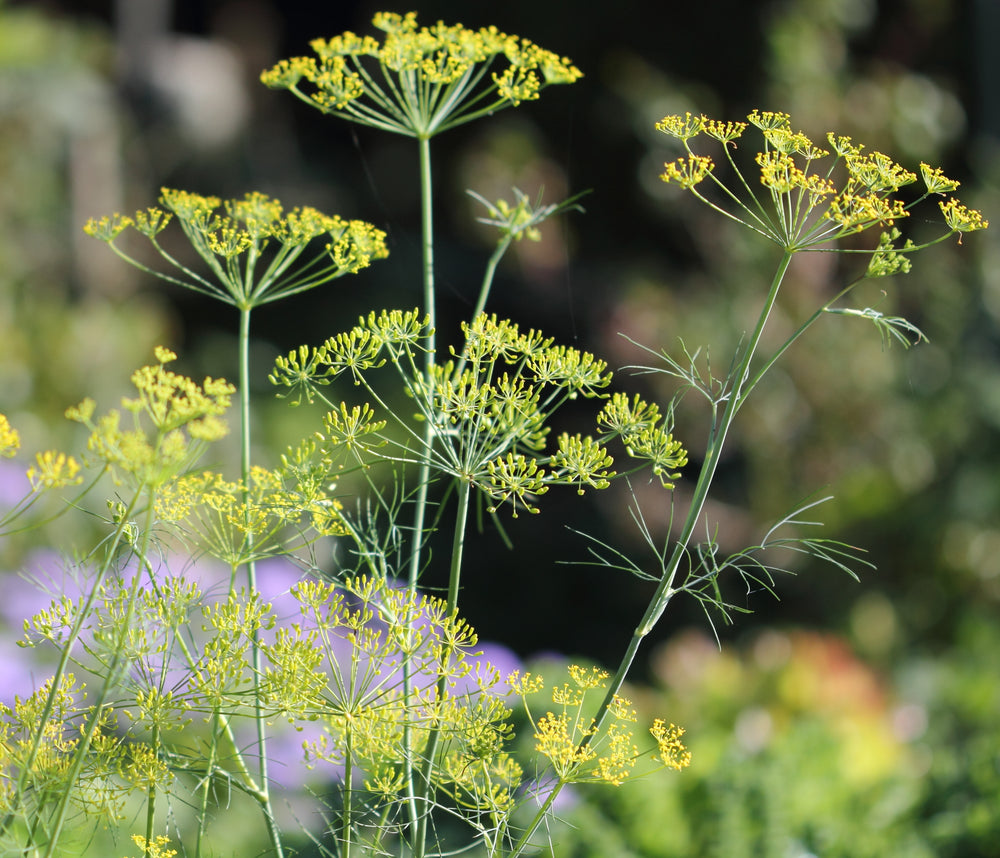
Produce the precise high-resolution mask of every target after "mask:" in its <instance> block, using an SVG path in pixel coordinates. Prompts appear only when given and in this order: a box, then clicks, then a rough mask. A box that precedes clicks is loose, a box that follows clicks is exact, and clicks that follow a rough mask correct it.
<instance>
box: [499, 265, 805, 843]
mask: <svg viewBox="0 0 1000 858" xmlns="http://www.w3.org/2000/svg"><path fill="white" fill-rule="evenodd" d="M792 254H793V251H791V250H786V251H785V252H784V254H783V255H782V257H781V261H780V262H779V264H778V268H777V271H776V272H775V274H774V278H773V279H772V281H771V287H770V290H769V291H768V293H767V298H766V299H765V301H764V306H763V308H762V309H761V312H760V316H759V318H758V319H757V326H756V328H754V332H753V335H752V336H751V338H750V341H749V343H748V344H747V346H746V349H745V351H744V353H743V357H742V359H741V360H740V362H739V364H738V366H737V367H736V369H735V371H734V372H733V373H732V374H731V375H730V378H729V380H730V390H729V396H728V397H727V399H726V407H725V409H724V410H723V412H722V417H721V418H720V419H719V420H718V421H717V422H716V421H714V420H713V424H712V428H711V431H710V432H709V437H708V447H707V451H706V457H705V462H704V463H703V464H702V466H701V471H700V473H699V474H698V481H697V483H695V487H694V494H693V496H692V498H691V506H690V507H689V508H688V513H687V516H686V518H685V520H684V526H683V527H682V529H681V532H680V535H679V536H678V538H677V541H676V542H675V544H674V550H673V553H672V554H671V555H670V560H669V561H668V562H667V564H666V565H665V566H664V569H663V574H662V575H661V577H660V582H659V584H657V587H656V591H655V592H654V593H653V596H652V597H651V598H650V600H649V604H648V605H647V607H646V611H645V613H644V614H643V617H642V620H641V621H640V622H639V625H638V626H637V627H636V629H635V632H633V634H632V638H631V640H630V641H629V644H628V647H627V648H626V650H625V654H624V655H623V656H622V659H621V661H620V663H619V665H618V670H617V671H615V675H614V677H612V679H611V682H610V684H609V685H608V690H607V693H606V694H605V696H604V700H603V701H602V702H601V705H600V707H599V708H598V710H597V713H596V715H595V716H594V729H593V730H592V731H591V732H590V733H588V734H587V736H586V738H584V740H583V741H582V742H581V743H580V748H581V749H582V748H585V747H586V746H587V745H589V744H590V741H591V738H592V737H593V736H596V735H597V734H599V733H600V731H601V729H602V728H603V726H604V722H605V721H606V720H607V718H608V717H609V714H610V711H609V708H608V707H609V706H610V705H611V703H612V702H613V700H614V698H615V696H616V695H617V694H618V693H619V692H620V691H621V688H622V685H624V684H625V678H626V676H628V673H629V671H630V670H631V668H632V663H633V661H634V660H635V657H636V654H637V653H638V651H639V647H640V645H641V644H642V641H643V639H644V638H645V637H646V635H648V634H649V633H650V632H651V631H652V630H653V628H654V627H655V626H656V624H657V622H658V621H659V619H660V617H661V616H662V615H663V612H664V611H665V610H666V607H667V605H668V604H669V603H670V600H671V599H672V598H673V596H674V594H675V593H676V592H677V591H676V590H675V589H674V587H673V584H674V580H675V578H676V576H677V570H678V569H679V568H680V564H681V561H682V560H683V558H684V557H685V556H686V554H687V547H688V544H689V543H690V541H691V537H692V535H693V534H694V529H695V527H696V526H697V524H698V520H699V519H700V518H701V514H702V511H703V510H704V507H705V501H706V500H707V499H708V493H709V490H710V489H711V487H712V480H713V479H714V477H715V471H716V469H717V468H718V466H719V460H720V458H721V457H722V449H723V447H724V445H725V442H726V436H727V434H728V433H729V429H730V427H731V426H732V424H733V420H734V418H735V417H736V412H737V411H738V410H739V408H740V406H741V405H742V404H743V402H744V401H745V397H744V396H743V390H744V386H745V385H746V384H747V381H748V379H749V378H750V366H751V363H752V362H753V359H754V355H755V354H756V352H757V347H758V346H759V345H760V340H761V337H762V336H763V333H764V328H765V327H766V326H767V321H768V319H769V318H770V315H771V311H772V309H773V308H774V304H775V301H776V300H777V298H778V291H779V290H780V288H781V283H782V281H783V280H784V278H785V273H786V272H787V271H788V265H789V263H790V262H791V259H792ZM759 380H760V376H759V375H758V376H757V377H756V378H755V379H754V381H753V383H754V384H756V382H757V381H759ZM562 787H563V783H562V782H560V783H559V784H557V785H556V787H555V788H554V789H553V794H552V795H550V796H549V801H548V802H547V804H551V802H552V801H554V799H555V795H557V794H558V793H559V791H560V790H561V789H562ZM542 819H543V814H538V815H536V816H535V819H533V820H532V822H531V824H530V825H529V826H528V828H527V829H526V830H525V832H524V834H523V835H522V836H521V838H520V840H518V842H517V843H516V844H515V846H514V848H513V851H512V853H511V854H512V855H519V854H520V853H521V852H522V851H523V850H524V849H525V847H526V846H527V844H528V842H529V840H530V838H531V836H532V835H533V834H534V832H535V831H536V830H537V828H538V826H539V825H540V824H541V822H542Z"/></svg>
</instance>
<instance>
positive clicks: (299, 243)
mask: <svg viewBox="0 0 1000 858" xmlns="http://www.w3.org/2000/svg"><path fill="white" fill-rule="evenodd" d="M160 205H161V206H162V207H163V208H158V207H156V206H153V207H150V208H147V209H145V210H141V211H137V212H136V213H135V214H134V215H133V216H131V217H129V216H123V215H121V214H114V215H112V216H110V217H108V216H105V217H102V218H99V219H94V218H91V219H90V220H89V221H87V223H86V225H85V226H84V228H83V229H84V232H85V233H86V234H87V235H89V236H92V237H93V238H96V239H98V240H99V241H103V242H105V243H106V244H108V245H109V246H110V247H111V248H112V250H114V251H115V253H117V254H118V255H119V256H121V257H122V258H123V259H125V260H126V261H128V262H132V263H133V264H135V265H137V266H138V267H140V268H143V269H144V270H146V271H149V272H150V273H153V274H155V275H157V276H159V277H161V278H162V279H164V280H168V281H170V282H173V283H178V284H180V285H182V286H186V287H187V288H190V289H193V290H194V291H196V292H202V293H204V294H207V295H210V296H211V297H214V298H218V299H220V300H222V301H225V302H226V303H227V304H233V305H235V306H237V307H239V308H241V309H245V308H248V307H254V306H257V305H258V304H262V303H267V302H269V301H274V300H277V299H279V298H282V297H285V296H287V295H292V294H296V293H298V292H303V291H305V290H306V289H311V288H313V287H315V286H318V285H320V284H322V283H325V282H327V281H329V280H332V279H333V278H335V277H339V276H340V275H342V274H356V273H357V272H358V271H360V270H361V269H362V268H367V267H368V266H369V265H370V264H371V263H372V261H373V260H375V259H384V258H385V257H386V256H388V255H389V250H388V248H387V247H386V244H385V233H384V232H383V231H382V230H380V229H377V228H376V227H375V226H373V225H372V224H370V223H367V222H365V221H361V220H346V219H344V218H342V217H339V216H338V215H327V214H324V213H323V212H321V211H319V210H317V209H314V208H312V207H311V206H302V207H297V208H294V209H292V210H291V211H287V212H286V211H285V209H284V207H283V206H282V205H281V202H280V201H279V200H276V199H273V198H272V197H269V196H268V195H267V194H262V193H260V192H257V191H253V192H251V193H248V194H246V195H245V196H244V197H243V198H242V199H230V200H225V201H223V200H222V199H220V198H219V197H214V196H202V195H201V194H195V193H192V192H191V191H184V190H177V189H173V188H162V189H161V192H160ZM220 209H221V211H220ZM174 218H176V219H177V221H178V222H179V223H180V225H181V228H182V229H183V231H184V234H185V236H186V237H187V239H188V241H190V243H191V246H192V247H193V248H194V250H195V251H196V252H197V253H198V255H199V256H200V257H201V258H202V259H203V260H204V261H205V263H206V265H207V266H208V268H209V269H210V271H211V277H210V278H206V277H203V276H201V275H198V274H196V273H194V272H193V271H190V270H188V269H187V268H184V267H183V266H180V265H179V264H178V263H177V262H176V260H174V258H173V257H172V256H170V254H168V253H166V252H165V251H164V250H163V249H162V248H161V246H160V244H159V243H158V241H157V235H158V234H159V233H160V232H162V231H163V230H164V229H165V228H166V227H167V225H168V224H169V223H170V222H171V220H173V219H174ZM129 228H134V229H135V230H136V231H137V232H139V233H140V234H142V235H144V236H145V237H146V238H148V239H149V241H150V242H151V243H152V244H153V247H154V248H155V249H156V250H157V251H158V252H159V253H160V255H161V256H163V258H164V259H165V260H167V262H168V263H170V265H171V266H172V267H174V268H176V269H178V271H179V273H180V274H181V275H183V277H184V278H188V279H181V278H180V277H178V276H175V275H169V274H165V273H161V272H159V271H155V270H152V269H150V268H148V267H146V266H145V265H144V264H142V263H139V262H137V261H135V260H133V259H131V258H130V257H129V256H127V255H126V254H125V253H123V252H122V251H121V250H119V249H118V248H117V247H116V246H115V244H114V242H115V240H116V239H117V238H118V236H119V235H121V233H122V232H123V231H124V230H126V229H129ZM321 237H325V238H326V239H327V242H326V244H325V246H324V248H323V252H324V253H326V254H328V255H329V257H330V259H331V260H332V262H333V265H330V264H326V265H317V263H318V262H319V261H320V260H318V259H314V260H312V261H311V262H309V263H308V264H307V265H306V266H303V267H304V268H308V269H310V273H309V276H306V277H304V276H302V274H301V273H298V274H296V273H295V272H294V270H293V269H292V267H291V264H292V262H293V261H294V260H295V259H296V258H297V257H298V256H299V255H300V254H301V253H302V252H303V251H304V250H305V249H306V246H307V245H309V244H310V242H312V241H313V239H317V238H321ZM265 252H267V254H268V255H267V256H266V257H264V254H265ZM262 257H263V258H265V259H266V261H267V263H268V264H267V265H263V264H258V263H259V261H260V260H261V258H262ZM213 281H214V282H213Z"/></svg>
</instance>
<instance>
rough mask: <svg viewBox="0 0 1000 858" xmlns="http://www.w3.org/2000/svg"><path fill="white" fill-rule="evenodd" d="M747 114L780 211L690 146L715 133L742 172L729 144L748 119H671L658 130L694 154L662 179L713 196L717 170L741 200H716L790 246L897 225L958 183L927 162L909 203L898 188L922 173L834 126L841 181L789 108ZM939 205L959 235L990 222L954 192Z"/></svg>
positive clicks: (764, 178)
mask: <svg viewBox="0 0 1000 858" xmlns="http://www.w3.org/2000/svg"><path fill="white" fill-rule="evenodd" d="M747 119H748V122H749V125H753V126H755V127H756V128H757V129H758V130H759V131H760V133H761V137H762V138H763V147H762V148H761V150H760V151H759V152H758V153H757V154H756V157H755V160H756V163H757V166H758V167H759V169H760V183H761V184H762V185H763V186H764V187H765V188H766V189H767V191H768V192H769V193H770V195H771V197H772V200H773V215H762V214H761V212H763V211H765V209H763V208H762V207H761V205H760V204H759V202H758V201H756V200H749V201H744V200H743V199H741V196H740V190H734V189H730V188H727V187H725V186H724V185H723V183H722V180H720V179H718V178H716V177H715V174H714V172H713V171H714V168H715V162H714V161H713V160H712V158H711V157H709V156H706V155H701V154H696V153H695V152H693V151H692V150H691V149H690V141H691V140H693V139H694V138H696V137H698V136H699V135H702V134H704V135H705V136H707V137H711V138H713V139H715V140H717V141H719V142H721V143H722V144H723V146H724V151H725V156H726V158H727V160H728V162H729V164H730V166H732V167H733V169H734V170H735V171H736V172H737V173H739V167H738V166H737V165H736V163H735V162H734V161H733V159H732V156H731V154H730V151H729V149H730V146H732V148H736V143H735V141H736V140H738V139H739V138H740V137H741V136H742V135H743V132H744V131H745V130H746V129H747V127H748V123H746V122H727V123H721V122H718V121H716V120H713V119H709V118H707V117H705V116H695V115H692V114H691V113H686V114H685V115H684V116H667V117H664V118H663V119H662V120H661V121H660V122H658V123H657V125H656V128H657V129H658V130H660V131H662V132H663V133H665V134H667V135H669V136H671V137H673V138H675V139H677V140H680V141H681V142H682V144H683V146H684V147H685V149H687V154H686V155H685V156H682V157H681V158H678V159H677V160H675V161H673V162H669V163H667V164H665V165H664V172H663V174H662V175H661V177H660V178H661V179H662V180H663V181H664V182H666V183H668V184H674V185H678V186H679V187H681V188H683V189H685V190H692V191H693V192H694V193H695V195H696V196H698V197H699V198H701V199H703V200H705V201H706V202H707V201H708V200H706V198H705V197H702V196H701V194H700V192H699V191H698V190H697V185H699V184H700V183H701V182H702V181H704V180H705V179H706V178H707V177H709V176H712V177H713V181H714V182H715V183H716V184H718V185H719V186H720V187H723V188H724V194H725V196H726V197H727V198H728V199H729V200H730V201H733V202H735V204H736V205H737V206H738V209H737V211H735V212H734V211H730V210H728V209H726V208H720V207H719V206H718V205H716V206H715V207H716V208H717V209H719V210H720V211H723V213H725V214H726V215H728V216H729V217H731V218H733V219H734V220H738V221H740V222H741V223H744V224H745V225H747V226H749V227H750V228H751V229H753V230H755V231H756V232H758V233H760V234H762V235H764V236H766V237H768V238H770V239H771V240H773V241H774V242H776V243H778V244H780V245H781V246H783V247H785V248H787V249H789V250H801V249H804V248H807V247H811V246H816V245H819V244H823V243H825V242H829V241H831V240H833V239H837V238H841V237H843V236H846V235H851V234H853V233H857V232H861V231H863V230H866V229H868V228H870V227H880V228H883V229H884V228H891V227H892V226H893V224H894V223H895V222H896V221H897V220H899V219H901V218H904V217H906V216H907V215H908V214H909V212H910V210H911V209H912V208H913V207H914V206H915V205H917V204H918V203H920V202H921V201H922V200H924V199H925V198H926V197H928V196H930V195H932V194H940V195H945V194H948V193H950V192H951V191H954V190H955V189H956V188H957V187H958V184H959V183H958V182H956V181H954V180H953V179H949V178H948V177H947V176H945V175H944V174H943V173H942V171H941V170H940V169H938V168H935V167H931V166H929V165H927V164H921V165H920V174H921V177H922V178H923V181H924V185H925V188H926V190H925V192H924V194H923V195H922V196H921V197H920V199H918V200H916V201H914V202H910V203H905V202H904V201H903V200H901V199H898V198H895V197H893V196H892V194H895V193H896V192H898V191H899V189H900V188H901V187H903V186H905V185H909V184H911V183H913V182H915V181H916V180H917V176H916V174H915V173H912V172H910V171H909V170H906V169H905V168H903V167H902V166H900V165H899V164H897V163H895V162H894V161H893V160H892V159H891V158H889V157H888V156H887V155H884V154H882V153H881V152H864V151H863V150H864V146H862V145H857V144H855V143H853V142H852V140H851V138H850V137H843V136H836V135H834V134H833V133H832V132H831V133H829V134H828V135H827V140H828V142H829V146H830V150H832V151H833V153H834V156H835V159H836V161H835V163H836V162H837V161H839V162H842V163H843V166H844V170H845V178H844V179H843V180H842V182H841V183H840V184H839V185H838V184H837V183H835V182H834V181H833V179H832V178H831V176H832V174H833V165H824V166H822V168H821V169H818V167H819V166H820V165H819V164H818V162H820V161H822V160H823V159H826V158H827V157H828V156H830V154H831V151H830V150H827V149H823V148H821V147H819V146H816V145H815V144H814V143H813V141H812V140H811V139H810V138H809V137H808V136H806V135H805V134H803V133H802V132H798V131H793V130H792V126H791V121H790V117H789V116H788V114H786V113H778V112H772V111H758V110H754V111H753V112H752V113H750V114H749V115H748V117H747ZM749 188H750V184H749V183H747V182H745V181H743V182H741V184H740V189H742V190H748V189H749ZM938 205H939V207H940V210H941V212H942V214H943V215H944V221H945V224H946V226H947V227H948V230H949V234H955V233H957V234H959V237H960V239H961V234H962V233H964V232H972V231H974V230H978V229H985V228H986V227H987V226H988V223H987V221H986V220H984V219H983V217H982V215H981V214H980V213H979V212H977V211H975V210H973V209H969V208H967V207H966V206H964V205H962V204H961V203H960V202H958V201H957V200H955V199H954V198H949V199H947V200H945V201H941V202H939V203H938ZM906 249H907V250H909V249H913V248H912V246H910V247H907V248H906Z"/></svg>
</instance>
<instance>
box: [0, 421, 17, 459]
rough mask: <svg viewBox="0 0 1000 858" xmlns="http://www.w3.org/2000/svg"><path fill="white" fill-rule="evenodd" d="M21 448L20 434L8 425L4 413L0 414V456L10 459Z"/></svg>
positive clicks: (8, 422)
mask: <svg viewBox="0 0 1000 858" xmlns="http://www.w3.org/2000/svg"><path fill="white" fill-rule="evenodd" d="M20 449H21V435H20V434H19V433H18V431H17V430H16V429H15V428H14V427H13V426H11V425H10V420H8V419H7V415H6V414H0V456H2V457H3V458H5V459H11V458H13V457H14V456H15V455H16V454H17V451H18V450H20Z"/></svg>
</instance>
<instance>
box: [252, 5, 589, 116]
mask: <svg viewBox="0 0 1000 858" xmlns="http://www.w3.org/2000/svg"><path fill="white" fill-rule="evenodd" d="M373 24H374V26H375V27H376V28H378V29H380V30H382V31H383V32H384V33H385V36H384V38H383V41H382V42H381V43H380V42H379V41H378V40H377V39H375V38H373V37H371V36H358V35H356V34H355V33H352V32H349V31H348V32H346V33H343V34H341V35H338V36H334V37H332V38H329V39H314V40H313V41H312V42H310V47H311V48H312V49H313V51H314V52H315V56H314V57H293V58H291V59H286V60H281V61H280V62H278V63H277V64H276V65H274V66H273V67H272V68H270V69H267V70H266V71H264V72H263V73H262V74H261V81H263V83H264V84H265V85H266V86H269V87H271V88H273V89H288V90H290V91H291V92H293V93H294V94H295V95H296V96H297V97H298V98H300V99H302V100H303V101H305V102H306V103H307V104H310V105H312V106H313V107H316V108H318V109H319V110H321V111H323V112H324V113H333V114H336V115H339V116H342V117H344V118H348V119H351V120H353V121H355V122H360V123H362V124H366V125H372V126H376V127H379V128H383V129H386V130H389V131H394V132H396V133H399V134H406V135H408V136H431V135H432V134H435V133H438V132H440V131H442V130H444V128H445V127H453V126H454V125H457V124H460V123H461V122H467V121H469V120H471V119H473V118H476V117H477V116H481V115H483V114H485V113H487V112H491V111H493V110H496V109H498V108H500V107H504V106H508V105H512V106H517V105H518V104H520V103H521V102H522V101H531V100H534V99H536V98H538V94H539V92H540V91H541V90H542V89H543V88H544V87H546V86H549V85H552V84H561V83H572V82H573V81H575V80H577V79H579V78H580V77H581V76H582V72H581V71H580V70H579V69H578V68H576V66H574V65H573V64H572V62H571V61H570V60H568V59H566V58H565V57H560V56H559V55H558V54H554V53H553V52H551V51H547V50H545V49H543V48H541V47H539V46H538V45H536V44H534V43H533V42H531V41H529V40H528V39H524V38H520V37H518V36H511V35H507V34H506V33H502V32H500V31H499V30H497V29H496V27H485V28H482V29H479V30H470V29H468V28H466V27H464V26H463V25H461V24H454V25H446V24H444V23H443V22H440V21H439V22H438V23H437V24H435V25H434V26H432V27H418V26H417V15H416V13H415V12H409V13H407V14H406V15H400V14H398V13H395V12H379V13H378V14H376V15H375V17H374V19H373ZM365 61H370V62H371V63H372V64H373V65H377V68H378V69H379V70H380V76H381V80H379V79H377V78H376V76H375V75H374V74H373V73H372V71H373V69H372V70H370V69H369V68H368V67H366V63H365ZM498 63H499V64H505V65H503V66H502V67H501V68H499V69H497V70H494V71H492V72H491V74H490V78H489V80H490V81H491V83H492V85H491V86H488V87H487V89H486V90H483V89H482V87H481V86H479V85H480V83H481V81H483V80H484V78H485V75H486V72H487V71H488V70H489V69H490V68H491V67H493V66H494V65H495V64H498ZM303 81H305V82H306V83H308V84H309V85H310V86H309V88H308V89H304V88H303V87H302V82H303ZM477 87H478V91H477ZM491 94H492V95H493V96H494V97H493V99H491V100H490V101H488V102H487V103H486V105H483V104H481V102H482V101H483V99H484V98H487V97H488V96H490V95H491Z"/></svg>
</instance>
